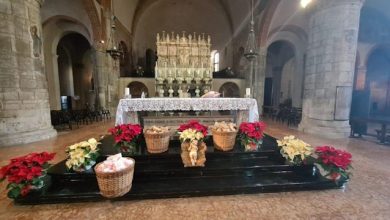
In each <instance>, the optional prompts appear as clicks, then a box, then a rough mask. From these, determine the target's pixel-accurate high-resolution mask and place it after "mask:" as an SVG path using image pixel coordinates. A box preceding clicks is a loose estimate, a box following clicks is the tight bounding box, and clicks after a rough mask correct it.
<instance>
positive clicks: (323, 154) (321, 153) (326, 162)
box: [312, 146, 352, 180]
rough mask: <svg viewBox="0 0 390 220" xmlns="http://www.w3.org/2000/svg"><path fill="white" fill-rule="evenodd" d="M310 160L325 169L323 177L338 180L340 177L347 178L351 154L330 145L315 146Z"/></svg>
mask: <svg viewBox="0 0 390 220" xmlns="http://www.w3.org/2000/svg"><path fill="white" fill-rule="evenodd" d="M312 160H313V162H314V163H315V164H318V165H319V166H321V167H322V169H323V170H324V171H325V173H326V174H325V175H324V176H325V177H328V178H330V179H332V180H338V179H339V178H340V177H343V178H346V179H348V178H349V175H350V172H349V170H350V169H351V168H352V166H351V163H352V155H351V154H350V153H349V152H347V151H344V150H339V149H336V148H334V147H331V146H321V147H316V149H315V151H314V155H313V157H312Z"/></svg>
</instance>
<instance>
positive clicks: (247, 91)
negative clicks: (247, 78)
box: [245, 88, 251, 96]
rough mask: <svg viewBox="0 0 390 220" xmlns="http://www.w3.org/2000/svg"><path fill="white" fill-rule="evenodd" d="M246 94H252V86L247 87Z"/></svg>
mask: <svg viewBox="0 0 390 220" xmlns="http://www.w3.org/2000/svg"><path fill="white" fill-rule="evenodd" d="M245 91H246V92H245V95H247V96H250V95H251V88H246V90H245Z"/></svg>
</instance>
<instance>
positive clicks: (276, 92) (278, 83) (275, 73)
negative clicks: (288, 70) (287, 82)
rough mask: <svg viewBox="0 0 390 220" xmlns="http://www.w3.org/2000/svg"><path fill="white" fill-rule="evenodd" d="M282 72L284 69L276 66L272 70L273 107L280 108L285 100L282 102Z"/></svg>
mask: <svg viewBox="0 0 390 220" xmlns="http://www.w3.org/2000/svg"><path fill="white" fill-rule="evenodd" d="M282 71H283V67H280V66H276V67H274V68H272V84H273V87H272V91H273V92H272V105H273V106H278V105H279V104H280V103H281V102H283V100H280V92H281V87H282Z"/></svg>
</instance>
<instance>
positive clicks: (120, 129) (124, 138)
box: [108, 124, 142, 153]
mask: <svg viewBox="0 0 390 220" xmlns="http://www.w3.org/2000/svg"><path fill="white" fill-rule="evenodd" d="M108 131H109V132H110V133H111V134H112V135H113V136H114V139H115V146H116V147H118V148H119V149H120V150H121V151H122V152H125V153H135V152H136V150H137V145H138V139H139V137H140V135H141V133H142V127H141V125H139V124H122V125H118V126H115V127H113V128H110V129H109V130H108Z"/></svg>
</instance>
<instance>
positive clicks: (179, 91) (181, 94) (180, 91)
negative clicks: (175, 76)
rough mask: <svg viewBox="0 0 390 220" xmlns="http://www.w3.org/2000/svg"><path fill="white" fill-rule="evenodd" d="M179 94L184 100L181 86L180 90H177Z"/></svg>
mask: <svg viewBox="0 0 390 220" xmlns="http://www.w3.org/2000/svg"><path fill="white" fill-rule="evenodd" d="M177 93H178V94H179V97H180V98H183V90H182V89H181V86H180V87H179V90H177Z"/></svg>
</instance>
